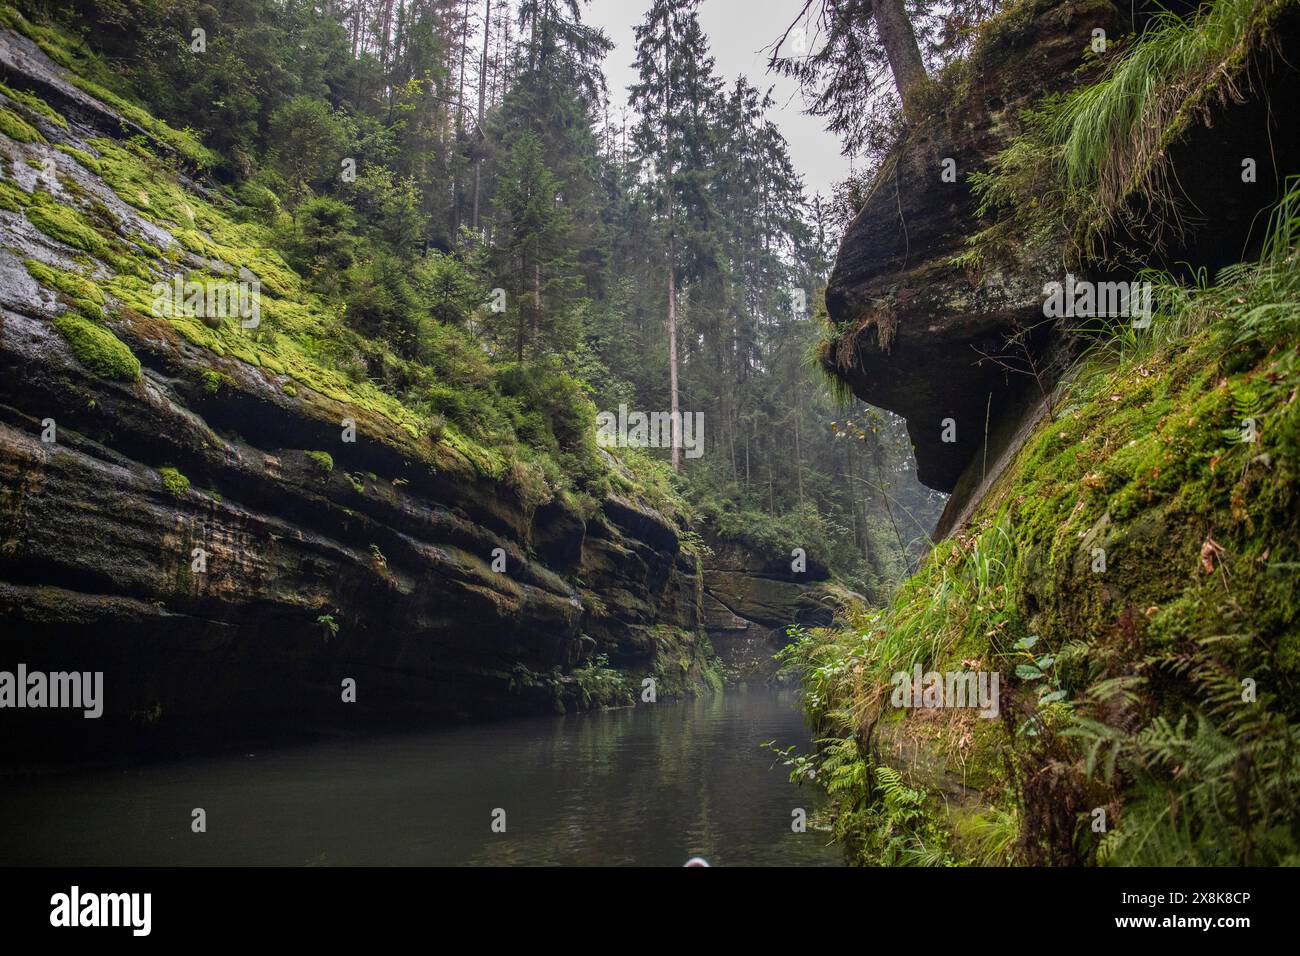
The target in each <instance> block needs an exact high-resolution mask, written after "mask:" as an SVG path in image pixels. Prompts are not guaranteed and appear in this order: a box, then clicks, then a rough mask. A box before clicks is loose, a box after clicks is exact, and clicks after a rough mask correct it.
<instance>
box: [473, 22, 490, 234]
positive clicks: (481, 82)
mask: <svg viewBox="0 0 1300 956" xmlns="http://www.w3.org/2000/svg"><path fill="white" fill-rule="evenodd" d="M491 26H492V0H483V57H482V59H480V60H479V63H478V129H476V130H475V135H476V136H477V137H478V148H479V149H482V148H483V142H482V138H483V106H484V103H485V102H486V98H487V84H488V74H487V61H488V36H489V35H490V34H489V33H488V31H489V29H490V28H491ZM482 181H483V157H482V156H475V157H474V231H475V232H477V231H478V197H479V184H480V183H481V182H482Z"/></svg>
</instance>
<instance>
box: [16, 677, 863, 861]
mask: <svg viewBox="0 0 1300 956" xmlns="http://www.w3.org/2000/svg"><path fill="white" fill-rule="evenodd" d="M773 739H774V740H776V741H777V742H778V743H779V744H781V745H782V746H784V745H786V744H790V743H796V742H797V743H798V744H799V745H800V747H799V749H800V750H803V749H805V747H804V745H805V744H806V742H807V741H808V731H807V730H806V729H805V728H804V726H803V724H802V721H801V719H800V716H799V712H798V700H797V695H796V694H795V692H794V691H791V690H774V689H769V688H766V687H759V686H751V687H744V686H741V687H731V688H728V689H727V691H726V692H725V693H722V694H715V695H712V696H706V697H701V698H697V699H693V700H686V701H675V702H669V701H661V702H659V703H657V704H654V705H643V706H641V707H637V708H634V709H627V710H616V711H607V712H604V713H595V714H581V715H570V716H566V717H538V718H529V719H526V720H514V721H508V722H500V723H491V724H481V725H475V726H471V727H458V728H451V729H442V730H436V731H426V732H421V733H408V734H401V735H389V736H379V737H375V736H370V737H361V738H356V739H349V740H347V741H331V742H328V743H320V744H312V745H310V746H301V747H292V748H283V749H273V750H269V751H267V752H264V753H263V752H258V753H253V754H248V755H246V756H223V757H205V758H196V759H189V760H183V761H173V762H169V763H160V764H154V765H150V766H144V767H133V768H131V769H126V770H122V769H119V770H111V771H98V772H95V773H86V774H77V775H61V776H51V777H41V778H34V779H24V780H12V779H11V780H0V820H2V821H3V823H2V824H0V863H5V864H63V865H99V864H118V865H187V864H202V865H229V864H245V865H248V864H251V865H260V864H280V865H302V864H308V865H317V866H335V865H430V864H433V865H437V864H499V865H506V864H601V865H604V864H644V865H659V864H663V865H669V866H680V865H681V864H682V863H683V862H685V861H686V859H688V858H689V857H690V856H692V855H697V854H698V855H700V856H703V857H705V858H706V859H707V860H708V861H709V862H710V863H711V864H713V865H715V866H718V865H721V866H725V865H728V864H730V865H739V864H754V865H836V864H838V863H839V862H840V860H841V856H840V851H839V850H838V849H837V848H834V847H827V846H826V845H825V844H826V842H827V837H826V835H825V834H824V833H819V832H815V831H812V830H809V831H808V832H806V833H793V832H792V831H791V828H790V823H791V811H792V810H793V809H794V808H796V807H803V808H805V809H807V810H808V813H809V815H810V816H811V814H812V810H813V807H814V805H815V798H816V796H817V794H816V793H815V792H814V791H813V790H811V789H810V788H808V787H796V786H794V785H792V784H790V783H789V782H788V780H787V779H786V772H785V770H784V769H783V768H781V767H780V766H776V767H773V766H772V762H773V758H772V754H771V753H770V752H768V751H765V750H762V749H761V748H760V747H759V743H760V742H761V741H766V740H773ZM195 807H202V808H203V809H205V810H206V811H207V828H208V829H207V832H206V833H202V834H195V833H192V832H191V830H190V821H191V811H192V810H193V808H195ZM496 808H502V809H504V810H505V811H506V832H505V833H493V832H492V831H491V826H490V824H491V819H492V813H493V810H494V809H496Z"/></svg>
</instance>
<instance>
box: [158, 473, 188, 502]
mask: <svg viewBox="0 0 1300 956" xmlns="http://www.w3.org/2000/svg"><path fill="white" fill-rule="evenodd" d="M158 476H159V477H160V478H162V483H163V487H164V488H166V489H167V490H168V491H169V492H171V493H172V494H173V495H175V496H176V497H177V498H184V497H185V496H186V495H187V494H188V493H189V490H190V480H189V479H188V478H186V477H185V476H184V475H182V474H181V473H180V472H179V471H177V470H176V469H175V468H173V467H171V466H170V465H165V466H164V467H162V468H159V469H158Z"/></svg>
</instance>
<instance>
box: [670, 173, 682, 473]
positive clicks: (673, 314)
mask: <svg viewBox="0 0 1300 956" xmlns="http://www.w3.org/2000/svg"><path fill="white" fill-rule="evenodd" d="M669 188H670V189H671V188H672V187H671V186H669ZM668 229H669V233H668V389H669V393H670V396H671V397H670V399H669V401H670V402H671V405H670V407H669V410H670V411H671V413H672V414H671V417H670V421H671V422H672V428H673V471H681V468H682V416H681V406H680V405H679V403H678V398H677V276H676V272H677V269H676V266H675V263H674V261H673V260H674V255H673V235H672V231H671V230H672V220H671V218H670V219H669V226H668Z"/></svg>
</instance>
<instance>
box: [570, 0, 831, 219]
mask: <svg viewBox="0 0 1300 956" xmlns="http://www.w3.org/2000/svg"><path fill="white" fill-rule="evenodd" d="M649 7H650V2H649V0H591V2H590V3H589V4H588V5H587V7H586V9H585V10H584V11H583V19H584V20H585V21H586V22H587V23H589V24H591V25H593V26H598V27H601V28H602V29H603V30H604V31H605V33H606V34H608V35H609V38H610V39H611V40H613V41H614V43H615V44H616V46H615V47H614V49H613V51H611V52H610V54H609V57H608V59H606V61H605V75H606V77H607V78H608V81H609V95H610V118H611V120H613V119H614V118H615V117H617V116H618V108H620V107H622V106H623V105H625V104H626V103H627V86H628V84H629V83H631V82H632V81H633V80H635V79H636V72H635V71H634V70H633V69H632V60H633V59H634V58H635V56H636V47H635V40H634V39H633V36H632V28H633V27H634V26H635V25H636V24H638V23H640V22H641V20H642V18H643V17H644V16H645V11H646V10H648V9H649ZM802 8H803V2H802V0H703V2H701V3H700V7H699V12H700V26H701V27H702V28H703V29H704V32H705V34H707V36H708V38H709V44H710V47H711V49H712V51H713V58H714V60H715V62H716V64H717V71H718V74H719V75H720V76H721V77H722V78H723V80H724V81H725V82H726V83H727V85H728V86H730V85H731V83H732V82H734V81H735V78H736V74H738V73H744V74H745V75H746V76H748V77H749V81H750V82H751V83H752V84H753V85H754V86H756V87H757V88H758V89H759V90H760V91H764V90H766V89H767V88H768V87H769V86H771V87H774V89H773V91H772V98H773V100H775V105H774V106H773V109H772V113H771V117H772V119H773V120H774V121H775V122H776V123H777V125H778V126H780V128H781V132H782V133H783V134H784V135H785V138H786V140H787V141H788V142H789V143H790V157H791V159H792V160H793V162H794V165H795V168H796V169H798V170H799V171H800V172H801V173H803V175H804V185H805V188H806V192H807V194H808V195H809V196H812V194H813V193H814V192H817V191H819V190H820V191H821V192H823V193H825V194H826V195H827V196H829V195H830V192H831V186H832V184H833V183H835V182H838V181H839V180H841V179H843V178H844V177H845V175H846V174H847V173H848V171H849V168H850V165H849V161H848V160H847V159H845V158H844V157H843V156H841V155H840V143H839V139H838V138H837V137H836V136H834V135H833V134H831V133H828V132H827V131H826V128H825V126H824V125H823V121H822V119H821V118H820V117H816V116H806V115H804V113H803V100H802V98H801V97H800V96H799V93H798V89H797V88H796V86H795V84H794V82H793V81H791V80H787V79H785V78H783V77H779V76H775V75H773V74H770V73H768V72H767V55H766V54H765V53H762V52H761V51H762V49H763V47H765V46H767V45H768V44H769V43H771V42H772V41H773V40H775V39H776V38H777V37H779V36H780V35H781V34H782V33H783V32H784V31H785V28H786V27H787V26H789V25H790V21H791V20H793V19H794V18H795V16H797V15H798V13H799V11H800V10H801V9H802Z"/></svg>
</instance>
